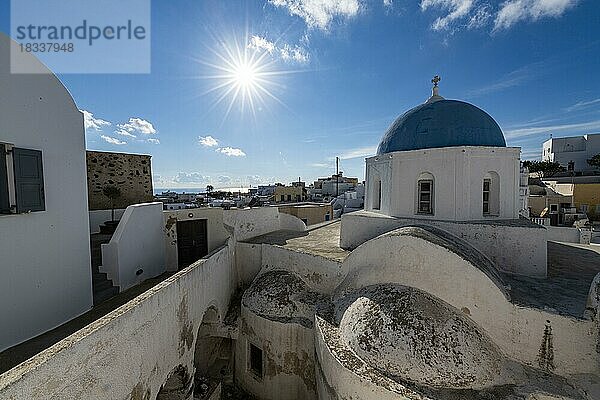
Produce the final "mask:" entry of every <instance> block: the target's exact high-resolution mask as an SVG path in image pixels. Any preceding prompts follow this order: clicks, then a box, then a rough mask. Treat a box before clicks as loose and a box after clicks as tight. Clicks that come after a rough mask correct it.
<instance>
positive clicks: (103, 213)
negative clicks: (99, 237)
mask: <svg viewBox="0 0 600 400" xmlns="http://www.w3.org/2000/svg"><path fill="white" fill-rule="evenodd" d="M123 213H125V209H124V208H119V209H115V221H118V220H120V219H121V217H122V216H123ZM89 214H90V233H98V232H100V225H102V224H104V223H105V222H106V221H111V218H112V211H111V210H94V211H90V212H89Z"/></svg>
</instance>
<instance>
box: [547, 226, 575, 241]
mask: <svg viewBox="0 0 600 400" xmlns="http://www.w3.org/2000/svg"><path fill="white" fill-rule="evenodd" d="M545 228H546V231H547V232H548V240H552V241H553V242H567V243H579V236H580V232H579V229H577V228H573V227H566V226H545Z"/></svg>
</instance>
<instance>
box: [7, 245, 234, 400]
mask: <svg viewBox="0 0 600 400" xmlns="http://www.w3.org/2000/svg"><path fill="white" fill-rule="evenodd" d="M230 253H231V250H230V246H224V247H222V248H221V249H218V250H216V251H215V252H213V253H212V254H211V255H210V257H208V258H206V259H202V260H199V261H198V262H196V263H194V264H192V265H191V266H189V267H187V268H185V269H183V270H182V271H180V272H178V273H177V274H175V275H173V276H172V277H170V278H168V279H167V280H165V281H164V282H162V283H160V284H158V285H157V286H155V287H154V288H152V289H150V290H149V291H147V292H145V293H143V294H142V295H140V296H138V297H136V298H135V299H134V300H132V301H130V302H129V303H127V304H125V305H123V306H121V307H119V308H118V309H116V310H114V311H113V312H111V313H110V314H107V315H106V316H104V317H103V318H101V319H99V320H97V321H95V322H93V323H92V324H90V325H88V326H86V327H85V328H83V329H82V330H80V331H78V332H76V333H74V334H73V335H71V336H69V337H67V338H66V339H64V340H62V341H60V342H58V343H57V344H55V345H54V346H52V347H50V348H48V349H46V350H44V351H42V352H41V353H39V354H38V355H36V356H34V357H33V358H31V359H30V360H29V361H27V362H25V363H23V364H20V365H18V366H17V367H15V368H13V369H12V370H10V371H8V372H7V373H5V374H3V375H1V376H0V399H15V400H16V399H27V400H46V399H47V400H50V399H62V400H77V399H114V400H131V399H155V398H156V396H157V393H158V391H159V389H160V387H161V386H162V385H164V384H165V381H166V380H167V377H168V376H169V375H171V373H172V372H173V371H174V370H175V369H176V368H178V367H180V368H183V369H184V370H185V371H186V372H187V374H189V375H190V376H193V375H194V356H195V347H196V344H197V340H198V331H199V327H200V324H201V322H202V318H203V316H204V314H205V312H206V310H207V309H209V308H212V309H214V310H216V314H217V315H216V316H217V318H218V320H219V321H222V319H223V317H224V316H225V314H226V313H227V307H228V303H229V300H230V298H231V296H232V293H233V290H234V288H235V285H234V281H233V268H232V262H231V257H230Z"/></svg>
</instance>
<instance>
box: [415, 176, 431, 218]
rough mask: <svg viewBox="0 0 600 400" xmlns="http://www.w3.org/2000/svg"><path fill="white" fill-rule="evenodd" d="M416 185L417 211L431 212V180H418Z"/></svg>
mask: <svg viewBox="0 0 600 400" xmlns="http://www.w3.org/2000/svg"><path fill="white" fill-rule="evenodd" d="M418 185H419V196H418V202H419V204H418V213H419V214H433V181H432V180H430V179H424V180H420V181H419V183H418Z"/></svg>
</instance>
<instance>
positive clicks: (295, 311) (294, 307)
mask: <svg viewBox="0 0 600 400" xmlns="http://www.w3.org/2000/svg"><path fill="white" fill-rule="evenodd" d="M319 300H320V296H319V295H318V294H317V293H315V292H313V291H312V290H311V289H310V287H309V286H308V285H307V284H306V283H305V282H303V281H302V280H301V279H300V278H299V277H298V276H297V275H296V274H294V273H291V272H289V271H268V272H264V273H262V274H261V275H260V276H259V277H257V278H256V279H255V280H254V282H253V284H252V286H251V287H250V288H249V289H248V290H247V291H246V292H245V293H244V296H243V298H242V306H241V319H240V335H239V340H238V342H237V349H236V363H235V364H236V381H237V382H238V384H240V385H241V386H242V387H243V388H244V389H245V390H247V391H249V392H250V393H252V394H254V395H255V396H257V397H258V398H260V399H265V400H267V399H272V400H279V399H282V400H283V399H290V400H291V399H314V398H316V383H315V376H314V351H313V349H314V343H313V335H314V333H313V329H312V327H313V318H314V309H315V305H316V304H317V303H318V302H319ZM250 343H252V344H253V345H254V346H257V347H259V348H260V349H262V351H263V376H256V375H255V374H254V373H253V372H252V371H251V369H250V368H249V360H248V354H249V344H250Z"/></svg>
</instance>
